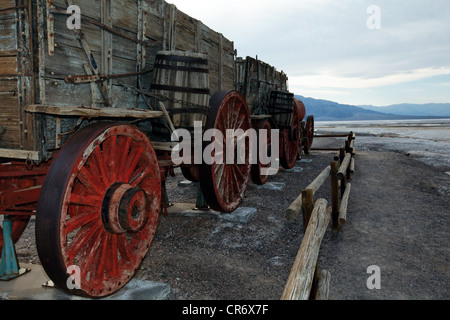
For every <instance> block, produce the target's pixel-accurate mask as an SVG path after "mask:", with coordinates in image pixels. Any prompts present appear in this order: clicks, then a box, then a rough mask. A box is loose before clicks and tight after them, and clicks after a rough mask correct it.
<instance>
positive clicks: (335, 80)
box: [289, 67, 450, 89]
mask: <svg viewBox="0 0 450 320" xmlns="http://www.w3.org/2000/svg"><path fill="white" fill-rule="evenodd" d="M442 75H449V76H450V67H442V68H422V69H416V70H411V71H408V72H404V73H397V74H390V75H385V76H382V77H378V78H364V77H341V76H339V75H332V74H330V73H323V74H319V75H306V76H297V77H289V83H290V86H291V88H301V87H303V88H313V89H320V88H339V89H368V88H376V87H385V86H390V85H395V84H399V83H405V82H412V81H417V80H423V79H427V78H431V77H436V76H442Z"/></svg>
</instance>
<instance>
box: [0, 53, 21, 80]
mask: <svg viewBox="0 0 450 320" xmlns="http://www.w3.org/2000/svg"><path fill="white" fill-rule="evenodd" d="M17 71H18V70H17V58H16V57H1V56H0V76H1V75H4V74H16V73H17Z"/></svg>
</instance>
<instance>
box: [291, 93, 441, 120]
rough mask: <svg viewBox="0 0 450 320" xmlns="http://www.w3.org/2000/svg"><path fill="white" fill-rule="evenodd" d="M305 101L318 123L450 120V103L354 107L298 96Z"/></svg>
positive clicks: (307, 111)
mask: <svg viewBox="0 0 450 320" xmlns="http://www.w3.org/2000/svg"><path fill="white" fill-rule="evenodd" d="M296 97H297V98H298V99H300V100H301V101H303V103H304V104H305V107H306V114H307V115H310V114H312V115H314V118H315V120H316V121H357V120H400V119H420V118H450V103H433V104H398V105H392V106H387V107H375V106H370V105H368V106H352V105H347V104H340V103H337V102H333V101H328V100H319V99H314V98H307V97H303V96H296Z"/></svg>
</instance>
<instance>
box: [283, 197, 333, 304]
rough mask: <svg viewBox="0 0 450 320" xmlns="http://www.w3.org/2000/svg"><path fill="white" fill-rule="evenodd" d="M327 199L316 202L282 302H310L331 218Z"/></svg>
mask: <svg viewBox="0 0 450 320" xmlns="http://www.w3.org/2000/svg"><path fill="white" fill-rule="evenodd" d="M327 205H328V202H327V200H325V199H319V200H317V201H316V204H315V206H314V210H313V212H312V214H311V219H310V221H309V224H308V228H307V229H306V232H305V235H304V237H303V240H302V244H301V245H300V249H299V251H298V253H297V256H296V258H295V261H294V265H293V266H292V269H291V273H290V275H289V278H288V281H287V284H286V286H285V288H284V292H283V295H282V296H281V300H308V299H309V298H310V293H311V286H312V282H313V278H314V272H315V269H316V265H317V258H318V257H319V250H320V244H321V243H322V239H323V236H324V235H325V232H326V230H327V227H328V224H329V222H330V218H331V214H330V213H331V211H330V209H328V208H327Z"/></svg>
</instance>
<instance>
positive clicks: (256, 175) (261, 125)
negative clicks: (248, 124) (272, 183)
mask: <svg viewBox="0 0 450 320" xmlns="http://www.w3.org/2000/svg"><path fill="white" fill-rule="evenodd" d="M253 128H254V129H255V130H256V131H257V132H258V134H262V131H260V130H267V131H266V132H267V135H266V139H267V140H266V141H267V151H266V155H267V156H269V157H270V145H271V126H270V122H269V121H268V120H259V121H257V122H256V123H255V125H254V126H253ZM258 137H259V139H261V136H260V135H258ZM257 143H258V144H257V151H258V153H257V156H258V163H257V164H252V171H251V174H252V181H253V182H254V183H256V184H259V185H263V184H266V182H267V178H268V177H269V176H267V175H264V174H262V172H261V171H262V169H263V168H270V163H269V164H267V165H263V164H262V163H261V161H260V159H259V156H260V149H259V148H260V147H261V146H260V145H259V141H258V142H257Z"/></svg>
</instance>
